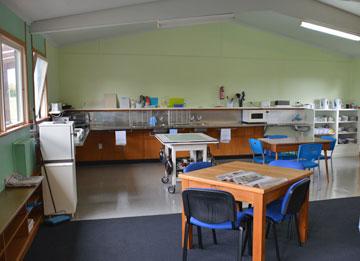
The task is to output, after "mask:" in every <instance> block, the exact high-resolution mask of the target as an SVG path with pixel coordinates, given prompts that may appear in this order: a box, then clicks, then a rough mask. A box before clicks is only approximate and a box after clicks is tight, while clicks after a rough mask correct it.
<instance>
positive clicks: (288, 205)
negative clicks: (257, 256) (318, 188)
mask: <svg viewBox="0 0 360 261" xmlns="http://www.w3.org/2000/svg"><path fill="white" fill-rule="evenodd" d="M309 185H310V179H309V178H304V179H302V180H300V181H297V182H296V183H294V184H292V185H291V186H290V188H289V189H288V190H287V192H286V194H285V196H284V197H283V199H282V200H277V201H274V202H272V203H270V204H268V205H267V207H266V221H267V222H269V223H268V224H269V225H270V226H268V229H270V228H271V227H272V230H273V233H274V239H275V247H276V257H277V259H278V260H279V261H280V251H279V244H278V239H277V231H276V225H277V224H280V223H282V222H283V221H285V220H289V219H290V220H291V219H295V224H296V232H297V236H298V243H299V246H302V244H301V240H300V234H299V222H298V213H299V212H300V209H301V207H302V205H303V204H304V202H305V200H306V197H307V194H308V191H309ZM244 213H246V214H247V215H249V216H253V215H254V210H253V208H249V209H247V210H245V211H244ZM268 232H269V231H267V233H268Z"/></svg>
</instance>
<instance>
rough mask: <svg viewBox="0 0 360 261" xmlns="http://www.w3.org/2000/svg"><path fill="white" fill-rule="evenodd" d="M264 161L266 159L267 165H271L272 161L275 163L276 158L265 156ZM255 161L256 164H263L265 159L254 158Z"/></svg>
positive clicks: (260, 157)
mask: <svg viewBox="0 0 360 261" xmlns="http://www.w3.org/2000/svg"><path fill="white" fill-rule="evenodd" d="M264 159H265V164H267V163H270V162H271V161H273V160H274V159H275V158H274V157H272V156H267V155H265V156H264ZM253 160H254V162H256V163H263V157H262V156H255V157H254V158H253Z"/></svg>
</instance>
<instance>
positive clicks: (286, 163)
mask: <svg viewBox="0 0 360 261" xmlns="http://www.w3.org/2000/svg"><path fill="white" fill-rule="evenodd" d="M269 166H274V167H282V168H289V169H298V170H304V169H305V168H304V165H303V164H302V163H301V162H297V161H293V160H274V161H272V162H270V163H269Z"/></svg>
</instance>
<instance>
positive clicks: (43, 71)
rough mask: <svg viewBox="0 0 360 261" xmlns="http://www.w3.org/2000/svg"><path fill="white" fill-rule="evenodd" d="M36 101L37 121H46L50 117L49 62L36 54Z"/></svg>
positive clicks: (34, 54)
mask: <svg viewBox="0 0 360 261" xmlns="http://www.w3.org/2000/svg"><path fill="white" fill-rule="evenodd" d="M33 56H34V64H35V69H34V100H35V114H36V120H41V119H44V118H46V117H47V116H48V112H47V107H48V104H47V88H46V87H47V86H46V85H47V84H46V75H47V68H48V62H47V61H46V60H45V58H44V57H42V56H41V55H39V54H38V53H36V52H34V53H33Z"/></svg>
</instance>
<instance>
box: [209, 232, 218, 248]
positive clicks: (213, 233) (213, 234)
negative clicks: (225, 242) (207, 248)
mask: <svg viewBox="0 0 360 261" xmlns="http://www.w3.org/2000/svg"><path fill="white" fill-rule="evenodd" d="M211 231H212V236H213V241H214V244H215V245H217V243H218V242H217V238H216V231H215V229H212V230H211Z"/></svg>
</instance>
